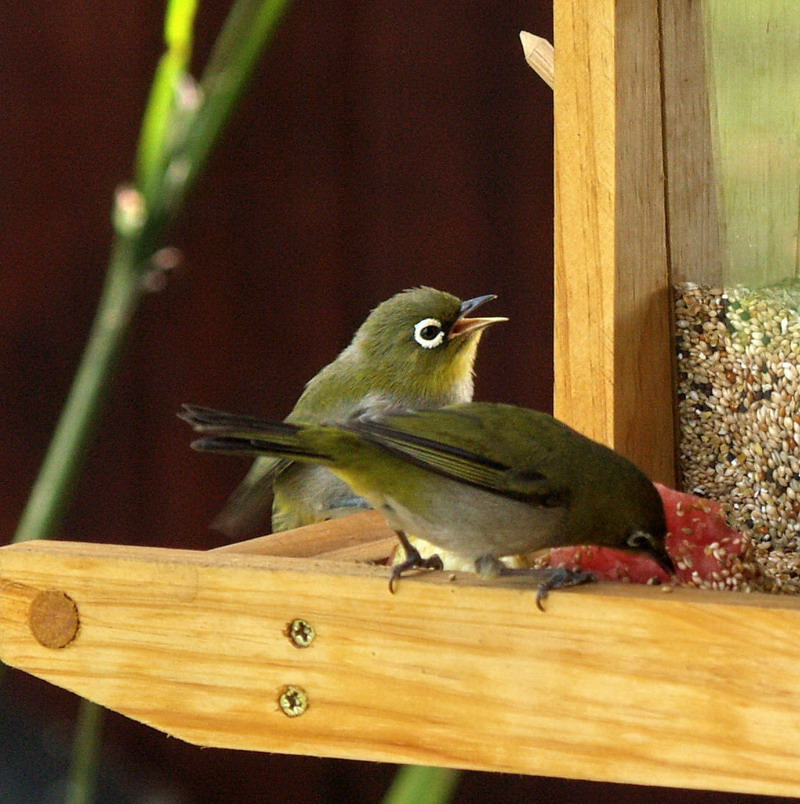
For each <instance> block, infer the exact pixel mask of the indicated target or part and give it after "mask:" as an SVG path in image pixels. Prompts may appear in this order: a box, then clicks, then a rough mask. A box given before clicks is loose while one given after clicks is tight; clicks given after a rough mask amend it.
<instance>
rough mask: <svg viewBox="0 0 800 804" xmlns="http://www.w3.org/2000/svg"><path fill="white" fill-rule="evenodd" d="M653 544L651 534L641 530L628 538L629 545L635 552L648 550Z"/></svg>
mask: <svg viewBox="0 0 800 804" xmlns="http://www.w3.org/2000/svg"><path fill="white" fill-rule="evenodd" d="M652 544H653V538H652V536H651V535H650V534H649V533H645V532H644V531H641V530H635V531H634V532H633V533H631V535H630V536H628V539H627V545H628V547H630V548H632V549H633V550H647V548H648V547H651V546H652Z"/></svg>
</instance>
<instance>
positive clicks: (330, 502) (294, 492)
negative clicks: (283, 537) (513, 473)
mask: <svg viewBox="0 0 800 804" xmlns="http://www.w3.org/2000/svg"><path fill="white" fill-rule="evenodd" d="M495 298H497V297H496V296H495V295H493V294H489V295H485V296H478V297H476V298H474V299H468V300H467V301H461V300H460V299H458V298H456V297H455V296H453V295H451V294H449V293H444V292H443V291H440V290H435V289H433V288H429V287H418V288H412V289H410V290H406V291H403V292H401V293H397V294H396V295H394V296H392V297H391V298H390V299H387V300H386V301H384V302H383V303H381V304H380V305H378V306H377V307H376V308H375V309H374V310H373V311H372V312H371V313H370V315H369V316H368V317H367V319H366V321H364V323H363V324H362V325H361V326H360V327H359V329H358V331H357V332H356V333H355V335H354V336H353V340H352V342H351V343H350V345H349V346H347V347H346V348H345V349H344V350H343V351H342V352H341V353H340V354H339V356H338V357H337V358H336V359H335V360H334V361H333V362H332V363H329V364H328V365H327V366H325V368H323V369H322V370H321V371H320V372H319V373H318V374H316V376H314V377H313V378H312V379H311V380H310V381H309V382H308V384H307V385H306V387H305V390H304V391H303V393H302V395H301V396H300V398H299V399H298V400H297V403H296V404H295V406H294V409H293V410H292V412H291V413H290V414H289V415H288V416H287V417H286V421H287V422H298V421H302V422H305V423H308V424H313V423H317V422H322V421H327V422H338V421H345V420H346V419H348V418H350V417H352V416H353V415H355V414H359V413H365V412H371V411H375V412H377V411H380V410H386V409H391V408H398V407H400V408H409V409H420V408H437V407H442V406H444V405H449V404H453V403H455V402H468V401H469V400H470V399H472V392H473V365H474V362H475V353H476V350H477V348H478V342H479V341H480V338H481V335H482V333H483V331H484V330H485V329H486V327H488V326H490V325H491V324H494V323H497V322H500V321H507V320H508V319H507V318H497V317H495V318H470V317H468V316H469V314H470V313H472V312H473V311H474V310H475V309H477V308H478V307H480V306H481V305H482V304H484V303H485V302H487V301H490V300H492V299H495ZM270 506H271V507H272V530H273V531H276V532H277V531H283V530H290V529H292V528H297V527H300V526H301V525H310V524H312V523H314V522H319V521H321V520H324V519H331V518H334V517H336V516H341V515H344V514H347V513H353V511H354V509H358V508H366V507H368V506H367V504H366V503H365V502H364V501H363V500H362V499H360V498H359V497H357V496H354V495H353V492H352V491H351V489H350V488H348V486H347V485H346V484H345V483H343V482H342V481H341V480H339V478H337V477H336V476H335V475H333V474H331V472H330V471H328V469H327V468H326V467H324V466H321V465H313V464H307V463H299V462H297V461H294V460H293V459H292V458H287V457H280V456H278V457H260V458H258V459H257V460H256V461H255V462H254V464H253V467H252V468H251V470H250V471H249V472H248V474H247V476H246V477H245V478H244V480H243V481H242V483H241V484H240V485H239V487H238V488H237V489H236V490H235V491H234V492H233V494H232V495H231V497H230V499H229V500H228V502H227V504H226V505H225V507H224V508H223V510H222V511H221V512H220V513H219V514H218V515H217V517H216V518H215V520H214V521H213V523H212V527H213V528H214V529H215V530H218V531H220V532H222V533H224V534H226V535H227V536H229V537H230V538H244V537H246V536H249V535H252V534H254V533H255V532H257V531H258V529H259V528H260V527H262V526H263V525H264V523H265V521H266V519H267V515H268V514H269V511H270Z"/></svg>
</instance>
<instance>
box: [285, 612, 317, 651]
mask: <svg viewBox="0 0 800 804" xmlns="http://www.w3.org/2000/svg"><path fill="white" fill-rule="evenodd" d="M286 634H287V636H288V637H289V641H290V642H291V643H292V644H293V645H294V646H295V647H297V648H307V647H308V646H309V645H310V644H311V643H312V642H313V641H314V638H315V637H316V635H317V632H316V631H315V630H314V626H313V625H311V623H310V622H308V620H303V619H301V618H299V617H298V618H297V619H295V620H292V621H291V622H290V623H289V625H288V627H287V629H286Z"/></svg>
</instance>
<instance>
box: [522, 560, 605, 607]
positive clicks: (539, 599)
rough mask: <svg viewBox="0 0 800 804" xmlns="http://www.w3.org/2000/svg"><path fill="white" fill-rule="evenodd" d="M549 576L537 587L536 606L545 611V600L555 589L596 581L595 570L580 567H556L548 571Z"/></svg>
mask: <svg viewBox="0 0 800 804" xmlns="http://www.w3.org/2000/svg"><path fill="white" fill-rule="evenodd" d="M547 573H548V574H547V577H546V578H545V579H544V580H543V581H542V582H541V583H540V584H539V585H538V586H537V587H536V608H537V609H539V611H544V601H545V600H546V599H547V596H548V595H549V594H550V592H551V590H553V589H565V588H567V587H569V586H578V585H580V584H582V583H590V582H592V581H596V580H597V578H596V576H595V574H594V573H593V572H586V571H584V570H580V569H567V568H566V567H556V568H555V569H551V570H548V571H547Z"/></svg>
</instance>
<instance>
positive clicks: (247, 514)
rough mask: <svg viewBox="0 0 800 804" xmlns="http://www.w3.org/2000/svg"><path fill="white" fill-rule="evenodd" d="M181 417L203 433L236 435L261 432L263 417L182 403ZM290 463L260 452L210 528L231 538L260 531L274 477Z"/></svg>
mask: <svg viewBox="0 0 800 804" xmlns="http://www.w3.org/2000/svg"><path fill="white" fill-rule="evenodd" d="M183 408H184V412H183V413H182V414H179V416H180V418H182V419H184V421H187V422H189V424H191V425H192V427H194V428H195V430H198V431H200V432H202V433H203V434H205V435H209V434H212V435H213V434H215V433H216V434H219V435H226V436H230V435H235V436H237V437H239V438H247V437H251V438H257V437H258V436H259V435H261V434H263V432H264V427H265V424H264V420H263V419H260V418H259V417H257V416H245V415H242V414H239V413H226V412H225V411H222V410H215V409H214V408H205V407H201V406H200V405H184V406H183ZM291 465H292V461H290V460H288V459H286V458H280V457H270V456H266V455H264V456H261V457H259V458H256V460H255V461H254V462H253V466H252V467H251V468H250V471H249V472H248V473H247V475H245V477H244V479H243V480H242V482H241V483H240V484H239V485H238V486H237V487H236V489H234V491H233V493H232V494H231V496H230V497H229V498H228V500H227V502H226V503H225V505H224V507H223V508H222V510H221V511H220V512H219V513H218V514H217V515H216V517H214V520H213V522H212V523H211V528H212V530H216V531H219V532H220V533H224V534H225V535H226V536H228V537H229V538H231V539H240V538H244V537H245V536H249V535H252V534H253V533H257V532H259V530H261V528H262V527H263V525H264V523H265V522H266V520H267V518H268V516H269V513H270V510H271V508H272V485H273V482H274V480H275V478H276V477H277V476H278V475H279V474H280V473H281V472H284V471H286V469H287V468H288V467H289V466H291Z"/></svg>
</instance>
